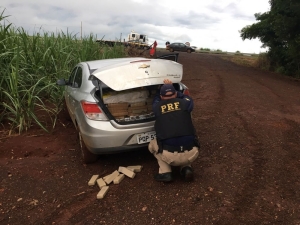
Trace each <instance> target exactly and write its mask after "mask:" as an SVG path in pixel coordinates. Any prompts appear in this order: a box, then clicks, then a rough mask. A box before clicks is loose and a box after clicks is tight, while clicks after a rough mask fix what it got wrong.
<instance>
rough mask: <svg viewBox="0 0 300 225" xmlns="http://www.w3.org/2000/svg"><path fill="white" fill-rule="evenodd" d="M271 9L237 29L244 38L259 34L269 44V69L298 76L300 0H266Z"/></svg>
mask: <svg viewBox="0 0 300 225" xmlns="http://www.w3.org/2000/svg"><path fill="white" fill-rule="evenodd" d="M269 4H270V11H268V12H265V13H256V14H255V15H254V16H255V18H256V20H257V21H258V22H256V23H254V24H252V25H248V26H246V27H244V28H242V30H241V31H240V36H241V38H242V39H243V40H245V39H250V40H251V39H255V38H258V39H259V40H260V41H261V42H262V44H263V45H262V47H265V48H268V52H267V57H268V58H269V60H270V68H269V69H270V70H272V71H276V72H279V73H283V74H286V75H290V76H295V77H298V78H299V77H300V1H299V0H269Z"/></svg>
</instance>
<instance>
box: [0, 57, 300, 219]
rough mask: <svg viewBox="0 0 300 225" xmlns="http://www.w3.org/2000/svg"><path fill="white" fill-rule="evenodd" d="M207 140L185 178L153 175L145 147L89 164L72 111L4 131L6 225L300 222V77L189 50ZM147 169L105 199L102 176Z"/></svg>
mask: <svg viewBox="0 0 300 225" xmlns="http://www.w3.org/2000/svg"><path fill="white" fill-rule="evenodd" d="M179 62H180V63H182V64H183V66H184V79H183V82H184V83H185V84H186V85H187V86H188V87H189V89H190V92H191V96H192V97H193V99H194V101H195V109H194V111H193V120H194V123H195V126H196V128H197V131H198V134H199V138H200V141H201V144H202V146H201V151H200V156H199V158H198V159H197V160H196V161H195V163H194V164H193V166H194V170H195V180H194V181H193V182H191V183H185V182H184V181H183V180H181V179H180V176H179V175H178V169H177V168H174V175H175V178H176V180H175V181H174V182H172V183H170V184H164V183H159V182H156V181H154V180H153V174H155V173H156V172H157V170H158V165H157V163H156V160H155V158H154V157H153V156H152V155H151V154H150V153H149V152H148V151H147V150H146V149H141V150H139V151H134V152H130V153H124V154H116V155H107V156H102V157H101V158H100V159H99V161H98V162H97V163H95V164H91V165H85V164H82V162H81V158H80V153H79V146H78V143H77V134H76V131H75V129H74V127H73V124H72V123H71V121H70V120H69V119H68V118H69V117H68V115H67V113H66V112H65V111H64V112H62V113H61V114H60V116H59V120H58V123H57V126H56V128H55V129H54V131H53V132H52V133H51V134H48V133H45V132H43V131H41V130H40V129H38V128H34V127H33V128H32V129H31V130H30V131H28V132H27V133H25V134H23V135H21V136H12V137H6V136H5V134H6V132H5V131H1V133H0V134H1V137H0V138H1V139H0V142H1V143H0V144H1V147H0V148H1V150H0V167H1V170H0V176H1V186H0V224H10V225H12V224H137V225H139V224H287V225H294V224H300V181H299V180H300V151H299V149H300V114H299V111H300V98H299V96H300V95H299V93H300V82H298V81H296V80H293V79H289V78H286V77H282V76H280V75H277V74H274V73H270V72H265V71H260V70H257V69H254V68H249V67H243V66H238V65H235V64H234V63H232V62H228V61H224V60H223V59H221V57H220V56H218V55H209V54H194V53H192V54H187V53H180V55H179ZM129 165H143V169H142V171H141V172H139V173H137V175H136V177H135V178H134V179H130V178H125V179H124V180H123V181H122V182H121V183H120V184H118V185H114V184H110V189H109V191H108V193H107V195H106V196H105V197H104V199H102V200H97V199H96V195H97V193H98V191H99V188H98V187H97V186H93V187H90V186H88V185H87V183H88V181H89V179H90V178H91V176H92V175H94V174H99V175H100V176H105V175H107V174H110V173H112V172H113V171H114V170H116V169H118V167H119V166H129Z"/></svg>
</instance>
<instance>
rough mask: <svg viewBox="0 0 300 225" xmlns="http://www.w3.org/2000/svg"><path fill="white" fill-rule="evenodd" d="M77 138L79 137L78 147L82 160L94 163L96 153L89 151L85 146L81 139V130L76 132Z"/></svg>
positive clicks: (96, 156)
mask: <svg viewBox="0 0 300 225" xmlns="http://www.w3.org/2000/svg"><path fill="white" fill-rule="evenodd" d="M78 138H79V147H80V151H81V156H82V161H83V162H84V163H86V164H89V163H94V162H96V161H97V160H98V155H95V154H93V153H91V152H90V151H89V150H88V149H87V147H86V146H85V144H84V141H83V140H82V135H81V132H80V131H79V132H78Z"/></svg>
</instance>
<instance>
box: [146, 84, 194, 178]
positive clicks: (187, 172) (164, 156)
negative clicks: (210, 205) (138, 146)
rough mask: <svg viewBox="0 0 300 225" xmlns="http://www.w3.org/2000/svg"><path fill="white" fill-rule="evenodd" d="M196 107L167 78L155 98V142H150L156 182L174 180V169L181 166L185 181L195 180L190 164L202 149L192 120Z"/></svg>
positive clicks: (149, 147) (149, 146)
mask: <svg viewBox="0 0 300 225" xmlns="http://www.w3.org/2000/svg"><path fill="white" fill-rule="evenodd" d="M193 106H194V104H193V100H192V98H191V97H189V96H187V95H184V94H182V93H181V92H177V91H176V90H175V88H174V86H173V84H172V81H170V80H168V79H165V80H164V84H163V85H162V86H161V88H160V93H158V94H157V95H156V96H155V97H154V99H153V105H152V107H153V112H154V114H155V117H156V121H155V125H154V128H155V131H156V139H154V140H152V141H150V143H149V145H148V149H149V151H150V152H151V153H152V154H153V155H154V157H155V158H156V159H157V162H158V165H159V172H158V174H156V175H155V176H154V179H155V180H157V181H162V182H170V181H172V180H173V176H172V168H171V167H172V166H180V174H181V176H182V177H183V178H184V179H185V180H186V181H192V180H193V177H194V176H193V169H192V167H191V163H192V162H193V161H194V160H195V159H196V158H197V157H198V155H199V147H200V146H199V143H198V140H197V138H196V132H195V128H194V126H193V123H192V118H191V112H192V110H193Z"/></svg>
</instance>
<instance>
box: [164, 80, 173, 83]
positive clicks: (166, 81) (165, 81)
mask: <svg viewBox="0 0 300 225" xmlns="http://www.w3.org/2000/svg"><path fill="white" fill-rule="evenodd" d="M164 84H172V81H170V80H169V79H164Z"/></svg>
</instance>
